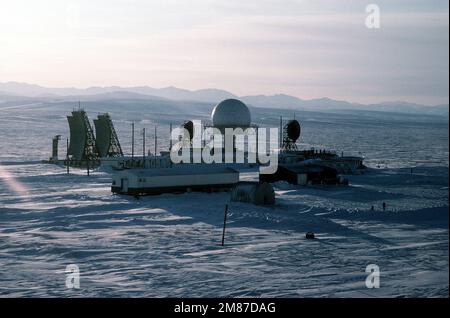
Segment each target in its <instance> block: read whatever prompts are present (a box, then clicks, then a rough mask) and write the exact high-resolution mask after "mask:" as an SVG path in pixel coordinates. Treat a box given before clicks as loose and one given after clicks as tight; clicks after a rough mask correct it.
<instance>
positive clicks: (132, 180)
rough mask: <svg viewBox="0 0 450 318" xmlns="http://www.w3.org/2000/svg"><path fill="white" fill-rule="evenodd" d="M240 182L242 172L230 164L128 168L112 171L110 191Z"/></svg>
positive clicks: (224, 186) (143, 191)
mask: <svg viewBox="0 0 450 318" xmlns="http://www.w3.org/2000/svg"><path fill="white" fill-rule="evenodd" d="M238 182H239V172H238V171H236V170H234V169H231V168H227V167H200V166H199V167H195V166H189V167H182V166H180V167H173V168H162V169H126V170H123V171H119V172H116V173H115V174H114V175H113V178H112V186H111V191H112V192H114V193H120V194H130V195H143V194H161V193H174V192H175V193H177V192H187V191H219V190H227V189H230V188H231V187H232V186H233V185H234V184H236V183H238Z"/></svg>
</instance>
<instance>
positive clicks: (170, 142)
mask: <svg viewBox="0 0 450 318" xmlns="http://www.w3.org/2000/svg"><path fill="white" fill-rule="evenodd" d="M169 130H170V132H169V151H172V123H170V126H169Z"/></svg>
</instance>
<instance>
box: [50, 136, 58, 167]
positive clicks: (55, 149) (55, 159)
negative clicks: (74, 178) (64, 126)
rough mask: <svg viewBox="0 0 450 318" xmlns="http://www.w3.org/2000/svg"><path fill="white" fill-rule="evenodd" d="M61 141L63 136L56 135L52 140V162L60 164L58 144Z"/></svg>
mask: <svg viewBox="0 0 450 318" xmlns="http://www.w3.org/2000/svg"><path fill="white" fill-rule="evenodd" d="M60 140H61V135H56V136H55V137H53V138H52V156H51V157H50V160H49V161H50V162H58V143H59V141H60Z"/></svg>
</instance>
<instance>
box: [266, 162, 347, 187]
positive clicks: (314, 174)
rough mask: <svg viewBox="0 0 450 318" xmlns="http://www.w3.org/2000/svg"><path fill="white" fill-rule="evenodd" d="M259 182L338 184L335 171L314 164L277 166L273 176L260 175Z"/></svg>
mask: <svg viewBox="0 0 450 318" xmlns="http://www.w3.org/2000/svg"><path fill="white" fill-rule="evenodd" d="M259 181H260V182H263V181H265V182H277V181H287V182H289V183H291V184H297V185H309V184H311V185H314V184H330V185H332V184H338V183H339V177H338V175H337V170H336V169H333V168H330V167H326V166H320V165H315V164H308V165H305V164H303V165H298V164H297V165H279V166H278V170H277V172H275V173H274V174H260V175H259Z"/></svg>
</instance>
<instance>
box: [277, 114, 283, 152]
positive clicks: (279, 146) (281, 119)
mask: <svg viewBox="0 0 450 318" xmlns="http://www.w3.org/2000/svg"><path fill="white" fill-rule="evenodd" d="M282 142H283V116H280V141H279V144H278V148H279V149H280V151H281V146H282Z"/></svg>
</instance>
